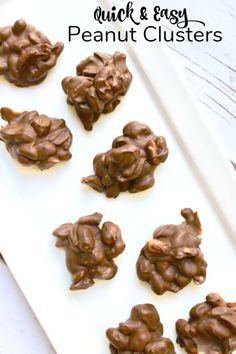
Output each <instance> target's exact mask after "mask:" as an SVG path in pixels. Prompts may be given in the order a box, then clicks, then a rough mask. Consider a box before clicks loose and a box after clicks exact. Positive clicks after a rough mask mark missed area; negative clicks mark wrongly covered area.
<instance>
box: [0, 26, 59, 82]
mask: <svg viewBox="0 0 236 354" xmlns="http://www.w3.org/2000/svg"><path fill="white" fill-rule="evenodd" d="M62 50H63V43H61V42H58V43H56V44H54V45H52V43H51V42H50V41H49V40H48V38H47V37H46V36H45V35H44V34H43V33H41V32H39V31H38V30H36V29H35V28H34V27H33V26H32V25H27V23H26V22H25V21H24V20H22V19H21V20H18V21H16V22H15V23H14V25H13V26H7V27H3V28H0V75H2V74H3V75H4V76H5V78H6V79H7V80H8V81H10V82H12V83H13V84H15V85H16V86H21V87H27V86H31V85H36V84H38V83H40V82H41V81H43V80H44V79H45V77H46V76H47V74H48V71H49V70H50V69H51V68H52V67H53V66H54V65H55V64H56V61H57V58H58V56H59V55H60V53H61V52H62Z"/></svg>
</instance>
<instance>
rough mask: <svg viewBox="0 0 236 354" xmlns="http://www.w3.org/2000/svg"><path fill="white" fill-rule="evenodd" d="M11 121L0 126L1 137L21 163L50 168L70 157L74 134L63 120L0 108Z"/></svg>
mask: <svg viewBox="0 0 236 354" xmlns="http://www.w3.org/2000/svg"><path fill="white" fill-rule="evenodd" d="M1 116H2V118H3V119H5V120H6V121H7V122H8V124H7V125H6V126H5V127H2V128H0V140H2V141H3V142H5V144H6V148H7V150H8V151H9V153H10V154H11V156H12V157H13V158H14V159H16V160H17V161H19V162H20V163H21V164H22V165H27V166H29V165H37V166H38V168H39V169H41V170H44V169H47V168H49V167H51V166H53V165H55V164H56V163H58V162H60V161H66V160H69V159H70V158H71V153H70V151H69V148H70V146H71V142H72V134H71V132H70V130H69V128H68V127H67V126H66V124H65V121H64V119H57V118H49V117H48V116H46V115H44V114H38V112H37V111H31V112H27V111H24V112H21V113H18V112H14V111H12V110H11V109H10V108H6V107H4V108H1Z"/></svg>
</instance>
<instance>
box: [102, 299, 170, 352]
mask: <svg viewBox="0 0 236 354" xmlns="http://www.w3.org/2000/svg"><path fill="white" fill-rule="evenodd" d="M162 334H163V326H162V323H161V322H160V317H159V314H158V312H157V310H156V308H155V307H154V306H153V305H151V304H142V305H136V306H134V307H133V308H132V310H131V316H130V318H129V319H128V320H127V321H125V322H121V323H120V324H119V327H118V328H109V329H108V330H107V332H106V335H107V338H108V340H109V341H110V352H111V354H132V353H134V354H144V353H145V354H174V353H175V350H174V345H173V343H172V342H171V340H170V339H168V338H164V337H162Z"/></svg>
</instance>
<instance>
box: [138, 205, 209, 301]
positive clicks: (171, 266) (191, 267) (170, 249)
mask: <svg viewBox="0 0 236 354" xmlns="http://www.w3.org/2000/svg"><path fill="white" fill-rule="evenodd" d="M181 215H182V216H183V217H184V219H185V221H184V222H182V224H180V225H163V226H160V227H159V228H158V229H156V230H155V231H154V234H153V239H152V240H150V241H148V242H147V243H146V245H145V246H144V247H143V249H142V250H141V252H140V255H139V258H138V261H137V264H136V268H137V275H138V277H139V279H141V280H143V281H146V282H148V283H149V284H150V285H151V288H152V290H153V291H154V292H155V293H156V294H158V295H162V294H163V293H164V292H166V291H172V292H174V293H176V292H178V291H179V290H181V289H182V288H184V287H185V286H186V285H187V284H189V283H190V282H191V280H193V281H194V283H195V284H201V283H203V282H204V280H205V277H206V267H207V263H206V261H205V259H204V256H203V254H202V252H201V250H200V248H199V245H200V243H201V239H200V237H199V235H200V234H201V224H200V221H199V218H198V215H197V213H196V212H195V213H194V212H193V211H192V209H189V208H185V209H182V210H181Z"/></svg>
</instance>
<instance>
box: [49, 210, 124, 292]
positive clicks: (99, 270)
mask: <svg viewBox="0 0 236 354" xmlns="http://www.w3.org/2000/svg"><path fill="white" fill-rule="evenodd" d="M101 220H102V215H101V214H99V213H94V214H92V215H87V216H83V217H81V218H79V220H78V221H77V222H76V223H74V224H71V223H67V224H63V225H61V226H60V227H58V228H57V229H56V230H54V231H53V235H54V236H56V237H57V242H56V246H57V247H63V248H64V249H65V252H66V264H67V268H68V270H69V271H70V272H71V273H72V284H71V287H70V289H71V290H80V289H87V288H89V287H90V286H92V285H93V284H94V279H95V278H96V279H106V280H107V279H111V278H113V277H114V276H115V275H116V272H117V266H116V265H115V263H114V261H113V258H115V257H117V256H118V255H119V254H120V253H122V252H123V251H124V249H125V244H124V242H123V240H122V238H121V232H120V228H119V227H118V226H117V225H115V224H113V223H112V222H104V224H103V225H102V227H101V228H99V224H100V222H101Z"/></svg>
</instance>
